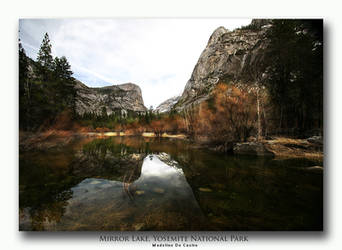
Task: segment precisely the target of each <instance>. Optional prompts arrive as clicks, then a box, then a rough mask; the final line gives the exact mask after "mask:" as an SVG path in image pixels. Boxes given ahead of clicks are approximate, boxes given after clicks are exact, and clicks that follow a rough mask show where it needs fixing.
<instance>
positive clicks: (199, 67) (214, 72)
mask: <svg viewBox="0 0 342 250" xmlns="http://www.w3.org/2000/svg"><path fill="white" fill-rule="evenodd" d="M269 24H270V20H265V19H262V20H253V21H252V24H251V28H246V29H236V30H234V31H229V30H227V29H225V28H224V27H219V28H217V29H216V30H215V31H214V32H213V34H212V35H211V37H210V39H209V41H208V44H207V46H206V48H205V49H204V51H203V52H202V54H201V56H200V58H199V59H198V62H197V64H196V66H195V68H194V70H193V72H192V75H191V78H190V79H189V81H188V82H187V84H186V86H185V88H184V91H183V94H182V96H181V97H180V99H179V101H178V103H177V104H176V105H175V107H176V110H178V111H180V110H183V109H184V108H186V107H188V106H189V105H192V104H195V105H196V104H199V103H201V102H202V101H204V100H206V99H208V97H209V95H210V93H211V91H212V89H213V88H214V87H215V86H216V84H217V83H218V82H219V81H224V82H238V81H242V82H244V83H248V82H252V81H253V79H251V78H252V77H251V74H252V72H251V71H253V70H254V68H255V67H259V66H258V65H259V63H260V62H261V61H262V59H263V54H264V51H265V49H266V46H267V40H266V38H265V31H266V30H267V28H268V27H270V25H269Z"/></svg>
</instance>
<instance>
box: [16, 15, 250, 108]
mask: <svg viewBox="0 0 342 250" xmlns="http://www.w3.org/2000/svg"><path fill="white" fill-rule="evenodd" d="M250 22H251V19H217V18H216V19H214V18H212V19H209V18H207V19H168V18H163V19H152V18H145V19H127V18H126V19H125V18H121V19H120V18H119V19H20V21H19V38H20V39H21V42H22V45H23V47H24V49H25V51H26V54H27V55H28V56H29V57H31V58H32V59H34V60H35V59H36V58H37V53H38V50H39V47H40V44H41V42H42V40H43V37H44V34H45V33H46V32H47V33H48V34H49V37H50V40H51V45H52V55H53V56H58V57H61V56H65V57H66V58H67V59H68V61H69V63H70V64H71V70H72V71H73V73H74V75H73V76H74V77H75V78H76V79H78V80H80V81H81V82H83V83H84V84H86V85H87V86H89V87H102V86H109V85H116V84H122V83H127V82H131V83H135V84H137V85H139V87H140V88H141V90H142V95H143V100H144V104H145V106H146V107H148V108H149V107H150V106H153V107H154V108H156V107H157V106H158V105H159V104H160V103H161V102H163V101H165V100H166V99H168V98H171V97H174V96H177V95H181V94H182V92H183V90H184V87H185V84H186V82H187V81H188V80H189V79H190V77H191V74H192V71H193V69H194V67H195V65H196V63H197V60H198V58H199V56H200V54H201V52H202V51H203V50H204V48H205V47H206V45H207V42H208V40H209V37H210V35H211V34H212V33H213V31H214V30H215V29H216V28H218V27H219V26H224V27H225V28H227V29H229V30H234V29H235V28H238V27H241V26H244V25H247V24H249V23H250Z"/></svg>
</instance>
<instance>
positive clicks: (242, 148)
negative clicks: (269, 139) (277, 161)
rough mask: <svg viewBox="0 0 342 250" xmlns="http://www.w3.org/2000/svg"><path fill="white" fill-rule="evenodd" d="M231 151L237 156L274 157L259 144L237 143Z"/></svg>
mask: <svg viewBox="0 0 342 250" xmlns="http://www.w3.org/2000/svg"><path fill="white" fill-rule="evenodd" d="M233 151H234V154H238V155H257V156H274V153H272V152H271V151H269V150H267V149H266V147H265V146H264V144H262V143H259V142H244V143H237V144H236V145H235V146H234V148H233Z"/></svg>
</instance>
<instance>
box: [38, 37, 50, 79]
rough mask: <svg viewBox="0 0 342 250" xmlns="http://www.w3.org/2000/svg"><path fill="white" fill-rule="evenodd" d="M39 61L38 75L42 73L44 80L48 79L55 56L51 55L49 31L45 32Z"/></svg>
mask: <svg viewBox="0 0 342 250" xmlns="http://www.w3.org/2000/svg"><path fill="white" fill-rule="evenodd" d="M37 62H38V63H39V67H38V69H37V70H38V72H37V73H38V75H40V76H41V77H42V79H43V80H48V79H49V78H50V75H51V71H52V70H53V67H54V62H53V57H52V55H51V44H50V38H49V35H48V33H45V36H44V39H43V41H42V44H41V45H40V49H39V52H38V56H37Z"/></svg>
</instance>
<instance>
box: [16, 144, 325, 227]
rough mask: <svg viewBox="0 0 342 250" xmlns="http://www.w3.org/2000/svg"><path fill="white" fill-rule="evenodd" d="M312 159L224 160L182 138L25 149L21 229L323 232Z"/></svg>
mask: <svg viewBox="0 0 342 250" xmlns="http://www.w3.org/2000/svg"><path fill="white" fill-rule="evenodd" d="M314 165H317V163H315V162H310V161H308V160H300V159H297V160H275V159H272V158H263V157H241V156H239V157H237V156H232V155H222V154H218V153H214V152H211V151H208V150H203V149H196V148H195V147H194V146H193V145H191V144H189V143H188V142H186V141H183V140H177V139H166V138H163V139H156V138H142V137H112V138H107V139H94V138H84V139H80V140H79V141H77V142H75V143H73V144H71V145H69V146H68V147H65V148H63V149H52V150H47V151H44V152H41V151H39V152H20V158H19V168H20V171H19V229H20V230H51V231H55V230H58V231H60V230H106V231H108V230H126V231H132V230H181V231H184V230H191V231H197V230H322V227H323V173H322V171H320V170H315V169H310V168H309V167H311V166H314Z"/></svg>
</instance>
